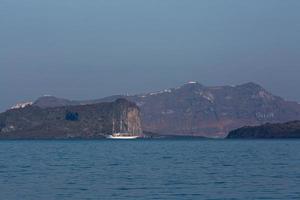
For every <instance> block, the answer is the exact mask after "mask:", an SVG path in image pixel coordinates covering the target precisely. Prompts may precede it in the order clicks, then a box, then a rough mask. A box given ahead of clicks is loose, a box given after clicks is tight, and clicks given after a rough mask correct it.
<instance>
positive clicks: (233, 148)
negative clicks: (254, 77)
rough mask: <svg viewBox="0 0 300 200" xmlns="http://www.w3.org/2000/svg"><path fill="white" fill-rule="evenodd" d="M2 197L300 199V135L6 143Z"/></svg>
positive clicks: (0, 167) (0, 166) (1, 144)
mask: <svg viewBox="0 0 300 200" xmlns="http://www.w3.org/2000/svg"><path fill="white" fill-rule="evenodd" d="M0 156H1V157H0V199H5V200H9V199H30V200H32V199H72V200H76V199H211V200H212V199H300V140H135V141H112V140H98V141H0Z"/></svg>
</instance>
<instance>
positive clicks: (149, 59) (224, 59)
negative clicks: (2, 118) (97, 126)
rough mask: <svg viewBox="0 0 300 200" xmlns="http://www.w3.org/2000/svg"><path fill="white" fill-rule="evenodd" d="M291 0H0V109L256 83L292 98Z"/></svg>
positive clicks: (297, 47) (297, 57)
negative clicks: (194, 85)
mask: <svg viewBox="0 0 300 200" xmlns="http://www.w3.org/2000/svg"><path fill="white" fill-rule="evenodd" d="M299 11H300V1H299V0H251V1H241V0H185V1H182V0H126V1H124V0H88V1H87V0H51V1H41V0H0V95H1V96H0V99H1V100H0V111H3V110H5V109H7V108H8V107H10V106H12V105H14V104H15V103H17V102H22V101H27V100H34V99H36V98H37V97H39V96H42V95H45V94H48V95H54V96H58V97H65V98H69V99H78V100H80V99H94V98H100V97H105V96H109V95H113V94H126V93H129V94H136V93H143V92H150V91H156V90H160V89H165V88H172V87H177V86H179V85H181V84H183V83H185V82H187V81H191V80H193V81H194V80H195V81H198V82H200V83H202V84H204V85H211V86H214V85H237V84H241V83H245V82H249V81H252V82H256V83H258V84H261V85H262V86H263V87H265V88H266V89H267V90H269V91H271V92H272V93H274V94H276V95H279V96H281V97H283V98H285V99H289V100H294V101H300V90H299V86H300V78H299V77H300V76H299V75H300V12H299Z"/></svg>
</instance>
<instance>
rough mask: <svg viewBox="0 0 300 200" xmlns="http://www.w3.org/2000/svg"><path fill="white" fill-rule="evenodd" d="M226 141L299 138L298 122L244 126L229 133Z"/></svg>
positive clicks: (299, 122)
mask: <svg viewBox="0 0 300 200" xmlns="http://www.w3.org/2000/svg"><path fill="white" fill-rule="evenodd" d="M227 138H228V139H256V138H262V139H272V138H278V139H280V138H300V121H290V122H286V123H275V124H271V123H266V124H263V125H260V126H245V127H242V128H239V129H236V130H233V131H231V132H230V133H229V134H228V136H227Z"/></svg>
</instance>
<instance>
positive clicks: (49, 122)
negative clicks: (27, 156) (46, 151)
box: [0, 99, 142, 139]
mask: <svg viewBox="0 0 300 200" xmlns="http://www.w3.org/2000/svg"><path fill="white" fill-rule="evenodd" d="M51 105H53V104H51ZM113 132H128V133H130V134H132V135H141V134H142V128H141V121H140V112H139V109H138V107H137V106H136V105H135V104H134V103H131V102H129V101H127V100H125V99H118V100H116V101H115V102H111V103H98V104H92V105H77V106H60V107H55V108H40V107H38V106H35V105H28V106H26V107H24V108H19V109H11V110H8V111H6V112H4V113H1V114H0V139H65V138H101V137H104V136H106V135H109V134H111V133H113Z"/></svg>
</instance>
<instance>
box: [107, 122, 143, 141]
mask: <svg viewBox="0 0 300 200" xmlns="http://www.w3.org/2000/svg"><path fill="white" fill-rule="evenodd" d="M119 130H120V131H121V130H123V121H122V120H121V123H120V129H119ZM112 132H113V133H112V134H111V135H108V136H107V138H108V139H121V140H122V139H124V140H130V139H136V138H138V136H137V135H131V134H129V133H122V132H116V131H115V120H113V130H112Z"/></svg>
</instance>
